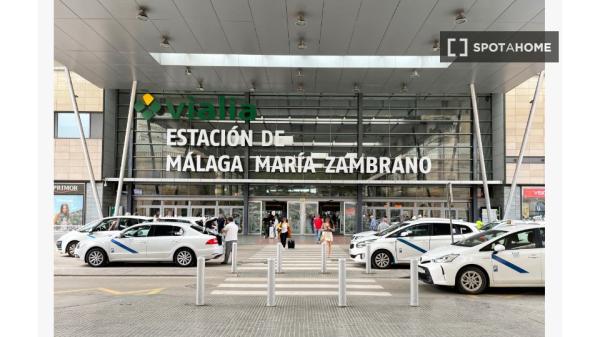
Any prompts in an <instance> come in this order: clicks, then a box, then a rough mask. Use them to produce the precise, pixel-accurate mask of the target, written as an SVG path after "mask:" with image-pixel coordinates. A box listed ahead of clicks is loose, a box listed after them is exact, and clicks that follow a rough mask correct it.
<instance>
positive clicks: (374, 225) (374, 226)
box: [369, 215, 390, 232]
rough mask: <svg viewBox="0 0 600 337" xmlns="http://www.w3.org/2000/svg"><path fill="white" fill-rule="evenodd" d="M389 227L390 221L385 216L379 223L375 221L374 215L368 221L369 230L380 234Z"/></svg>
mask: <svg viewBox="0 0 600 337" xmlns="http://www.w3.org/2000/svg"><path fill="white" fill-rule="evenodd" d="M389 227H390V220H389V219H388V218H387V216H384V217H383V218H382V219H381V221H379V222H378V221H377V219H376V218H375V215H371V219H370V221H369V229H370V230H372V231H376V232H381V231H383V230H386V229H388V228H389Z"/></svg>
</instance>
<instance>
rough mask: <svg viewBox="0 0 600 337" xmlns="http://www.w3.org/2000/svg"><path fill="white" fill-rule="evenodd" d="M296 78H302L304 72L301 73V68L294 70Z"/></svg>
mask: <svg viewBox="0 0 600 337" xmlns="http://www.w3.org/2000/svg"><path fill="white" fill-rule="evenodd" d="M296 77H304V72H303V71H302V68H298V69H297V70H296Z"/></svg>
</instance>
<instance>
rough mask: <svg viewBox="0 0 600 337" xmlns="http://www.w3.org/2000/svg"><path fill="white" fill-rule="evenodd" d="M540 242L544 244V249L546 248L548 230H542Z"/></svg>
mask: <svg viewBox="0 0 600 337" xmlns="http://www.w3.org/2000/svg"><path fill="white" fill-rule="evenodd" d="M540 241H541V243H542V248H544V247H546V228H543V227H542V228H540Z"/></svg>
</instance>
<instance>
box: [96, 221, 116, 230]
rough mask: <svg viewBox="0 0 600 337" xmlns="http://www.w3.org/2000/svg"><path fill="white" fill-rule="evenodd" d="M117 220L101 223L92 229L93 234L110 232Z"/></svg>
mask: <svg viewBox="0 0 600 337" xmlns="http://www.w3.org/2000/svg"><path fill="white" fill-rule="evenodd" d="M117 223H118V220H117V219H115V218H111V219H106V220H103V221H101V222H100V223H99V224H98V226H96V228H94V232H104V231H108V230H110V228H112V227H116V224H117Z"/></svg>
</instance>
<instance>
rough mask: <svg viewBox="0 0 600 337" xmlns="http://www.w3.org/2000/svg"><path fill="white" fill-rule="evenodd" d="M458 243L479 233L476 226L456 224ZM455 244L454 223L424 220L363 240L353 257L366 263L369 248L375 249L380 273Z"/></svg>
mask: <svg viewBox="0 0 600 337" xmlns="http://www.w3.org/2000/svg"><path fill="white" fill-rule="evenodd" d="M452 228H453V229H454V240H455V241H460V240H462V239H464V238H465V237H466V236H468V235H469V234H471V233H473V232H477V227H476V225H475V224H474V223H470V222H466V221H462V220H452ZM451 243H452V236H451V235H450V220H449V219H443V218H420V219H417V220H412V221H407V222H406V223H403V224H402V225H400V226H391V227H390V228H388V229H386V230H383V231H381V232H379V233H376V234H375V235H374V236H371V237H362V238H358V239H357V240H355V241H353V242H351V243H350V257H351V258H352V259H354V261H355V262H359V263H360V262H365V255H366V245H367V244H370V246H371V265H372V266H373V267H375V268H378V269H385V268H389V267H390V266H391V265H393V264H398V263H408V262H410V259H412V258H416V257H419V256H420V255H421V254H423V253H426V252H427V251H429V250H431V249H435V248H437V247H442V246H447V245H449V244H451Z"/></svg>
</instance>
